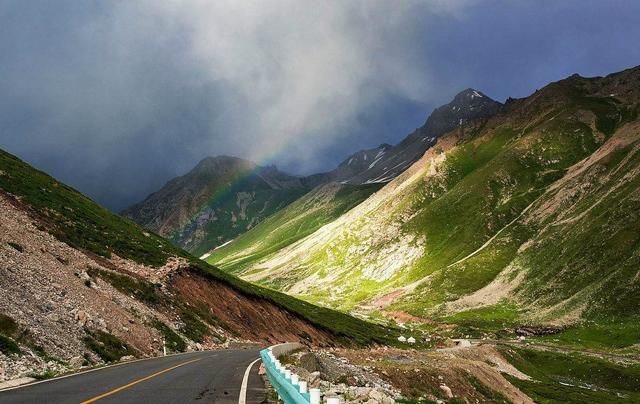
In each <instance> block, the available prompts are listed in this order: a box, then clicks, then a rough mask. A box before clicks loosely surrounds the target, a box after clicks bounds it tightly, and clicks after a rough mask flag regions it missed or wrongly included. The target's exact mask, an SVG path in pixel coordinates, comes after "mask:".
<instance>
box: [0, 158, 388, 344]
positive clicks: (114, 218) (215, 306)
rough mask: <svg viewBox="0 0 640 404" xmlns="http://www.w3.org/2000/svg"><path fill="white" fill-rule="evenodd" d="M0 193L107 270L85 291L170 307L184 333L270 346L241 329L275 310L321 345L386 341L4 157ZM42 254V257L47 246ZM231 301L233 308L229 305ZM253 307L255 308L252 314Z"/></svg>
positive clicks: (383, 333)
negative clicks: (198, 285) (202, 331)
mask: <svg viewBox="0 0 640 404" xmlns="http://www.w3.org/2000/svg"><path fill="white" fill-rule="evenodd" d="M0 192H1V194H2V195H3V196H6V197H7V198H8V200H9V201H12V202H11V203H12V204H13V205H14V206H15V207H17V208H18V209H19V210H21V211H24V212H25V213H27V214H28V215H29V216H30V217H31V218H32V219H31V220H32V222H33V224H34V226H36V227H35V228H34V230H33V231H43V232H46V233H50V234H52V235H53V236H55V238H56V239H57V240H59V241H61V242H63V243H66V244H67V245H68V246H70V247H72V248H73V249H74V250H77V251H79V252H81V253H83V254H87V255H88V257H89V258H90V259H93V260H95V262H96V265H101V266H102V267H104V268H103V269H102V270H93V271H92V270H91V269H90V268H87V271H88V277H89V278H91V279H87V280H86V283H87V285H91V282H96V279H98V278H100V279H102V280H103V281H105V282H107V283H109V284H111V285H113V287H115V288H116V289H117V290H119V291H121V292H123V293H126V294H127V295H128V296H129V295H130V296H133V297H134V298H135V299H137V300H139V301H141V302H143V303H145V304H147V305H150V306H158V305H160V306H162V305H165V304H169V305H171V307H172V308H171V311H175V310H177V315H179V316H180V318H181V321H182V322H183V323H185V324H186V326H187V327H188V324H189V322H190V321H191V323H193V324H195V325H194V326H195V327H198V324H197V323H202V322H203V321H204V322H205V323H209V324H213V325H218V326H221V327H223V328H224V327H227V328H229V329H230V330H232V331H233V330H234V329H235V331H233V332H236V333H242V332H248V333H250V334H253V337H252V338H259V339H264V340H269V339H270V338H272V336H271V335H270V334H268V332H269V331H267V330H264V331H259V328H256V327H255V324H254V327H253V330H251V329H250V327H248V325H247V324H245V322H246V321H247V318H248V317H252V316H255V317H256V319H255V320H252V321H260V322H264V324H265V325H266V326H268V323H269V321H270V320H272V319H273V315H274V314H273V312H274V310H275V311H278V310H279V311H280V312H281V315H282V316H283V321H294V322H295V321H301V322H302V323H306V324H308V325H309V327H311V328H310V329H314V330H316V331H314V332H318V331H319V333H320V334H317V336H320V335H324V337H321V338H320V340H318V341H317V342H321V340H322V339H324V340H325V343H326V342H327V341H329V340H333V341H334V342H341V343H346V344H351V343H356V344H366V343H371V342H375V341H379V342H382V341H386V340H389V338H391V337H390V334H389V333H390V330H388V329H385V328H382V327H377V326H372V325H371V324H369V323H367V322H364V321H362V320H359V319H356V318H353V317H350V316H348V315H345V314H342V313H339V312H336V311H333V310H329V309H326V308H321V307H316V306H314V305H312V304H309V303H307V302H304V301H301V300H298V299H296V298H293V297H290V296H287V295H284V294H282V293H279V292H276V291H272V290H268V289H265V288H262V287H259V286H256V285H252V284H250V283H247V282H245V281H242V280H240V279H238V278H235V277H233V276H231V275H228V274H226V273H224V272H221V271H220V270H218V269H217V268H215V267H212V266H210V265H208V264H206V263H204V262H203V261H200V260H198V259H196V258H194V257H192V256H190V255H189V254H188V253H187V252H185V251H183V250H180V249H179V248H176V247H174V246H172V244H171V243H170V242H168V241H167V240H165V239H163V238H161V237H159V236H157V235H155V234H153V233H151V232H147V231H145V230H144V229H142V228H141V227H139V226H138V225H136V224H134V223H133V222H132V221H130V220H128V219H124V218H122V217H120V216H118V215H115V214H113V213H111V212H109V211H108V210H106V209H104V208H102V207H100V206H99V205H97V204H96V203H94V202H93V201H92V200H90V199H89V198H87V197H85V196H83V195H82V194H80V193H79V192H77V191H76V190H74V189H73V188H71V187H69V186H67V185H65V184H63V183H61V182H59V181H57V180H55V179H54V178H52V177H50V176H48V175H47V174H45V173H43V172H41V171H38V170H36V169H34V168H33V167H31V166H29V165H28V164H26V163H24V162H23V161H21V160H20V159H18V158H16V157H15V156H13V155H11V154H9V153H6V152H4V151H1V150H0ZM5 213H6V212H5ZM3 220H8V218H3ZM5 236H6V237H8V238H9V239H11V237H12V236H11V234H6V235H4V236H3V238H4V237H5ZM11 243H14V244H16V243H15V242H14V241H11V240H8V242H7V247H6V248H7V249H9V250H10V251H14V252H13V253H12V254H14V255H15V254H17V255H18V256H19V257H24V256H25V254H26V255H27V256H28V255H31V252H29V251H25V252H24V254H22V252H21V251H17V250H16V248H14V247H11ZM16 245H18V244H16ZM19 247H20V248H22V247H21V246H19ZM9 250H7V251H9ZM42 250H43V251H45V250H44V247H42ZM3 251H4V250H3ZM21 254H22V255H21ZM92 257H93V258H92ZM105 260H107V261H105ZM122 260H125V261H124V262H122ZM58 261H60V262H61V263H62V264H63V266H64V265H67V266H70V264H68V262H67V263H66V264H65V259H64V258H60V260H58ZM16 265H19V264H16ZM24 270H25V271H27V269H24ZM69 270H73V268H69ZM112 270H115V271H112ZM118 272H120V274H118ZM189 279H200V280H202V282H203V283H204V284H205V285H209V286H210V287H215V288H214V289H212V290H211V291H210V293H211V298H215V293H227V295H226V298H227V299H229V300H228V301H219V302H216V301H210V300H207V296H200V295H192V294H191V293H195V292H193V290H189V289H188V287H190V286H193V285H191V283H190V281H189ZM154 282H162V283H165V282H166V283H167V285H168V286H170V287H173V288H175V290H174V292H175V293H178V295H177V296H176V300H172V301H169V302H167V301H165V299H170V298H171V297H170V296H171V293H170V294H169V295H167V294H166V291H165V290H164V289H160V288H157V287H154ZM216 285H217V286H216ZM181 288H182V289H181ZM203 299H204V300H203ZM214 300H215V299H214ZM233 302H235V303H234V304H232V303H233ZM197 305H201V306H202V305H204V306H203V307H208V309H207V310H208V311H209V312H210V313H211V312H213V313H216V312H219V313H217V315H218V316H225V315H227V313H226V312H225V311H224V310H227V309H225V307H226V306H227V305H230V306H229V307H232V306H233V307H234V308H232V309H229V310H232V311H234V313H235V311H238V310H240V311H241V310H242V309H243V307H244V309H245V310H249V312H246V313H244V314H243V313H242V312H237V313H235V314H234V315H235V316H237V317H228V318H227V320H226V322H225V321H222V322H216V320H215V319H213V318H210V316H209V315H208V314H206V311H202V310H200V309H197V307H196V306H197ZM243 305H244V306H243ZM254 308H259V309H256V312H255V313H251V312H250V311H251V310H254ZM269 312H271V314H269ZM278 315H280V314H278ZM247 316H248V317H247ZM225 323H226V324H225ZM205 327H206V326H205ZM297 327H300V325H298V326H297ZM256 331H258V332H257V333H256ZM301 332H302V331H301ZM260 333H264V334H262V335H261V334H260ZM329 335H331V337H330V338H329V337H328V336H329ZM247 336H249V335H247ZM332 343H333V342H332Z"/></svg>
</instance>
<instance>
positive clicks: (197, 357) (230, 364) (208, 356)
mask: <svg viewBox="0 0 640 404" xmlns="http://www.w3.org/2000/svg"><path fill="white" fill-rule="evenodd" d="M257 356H258V352H257V351H256V350H255V349H247V350H220V351H205V352H192V353H187V354H181V355H174V356H167V357H161V358H154V359H149V360H142V361H135V362H131V363H126V364H122V365H119V366H113V367H107V368H103V369H99V370H96V371H92V372H86V373H81V374H77V375H73V376H69V377H63V378H58V379H52V380H50V381H47V382H44V383H37V384H32V385H26V386H24V387H21V388H18V389H12V390H8V391H0V402H2V403H11V404H13V403H19V404H23V403H25V404H26V403H42V402H47V403H74V404H77V403H84V402H90V403H92V402H95V401H98V400H99V402H100V403H103V402H118V403H190V402H194V403H206V402H215V403H234V404H235V403H237V402H238V397H239V394H240V389H241V384H242V381H243V378H244V374H245V372H246V368H247V365H248V364H250V363H251V362H253V361H254V360H255V358H256V357H257ZM248 379H249V380H248V386H249V387H248V389H247V393H248V394H247V403H257V402H260V401H261V400H262V398H263V397H262V396H261V395H262V394H264V389H263V387H264V386H263V385H262V381H261V379H260V377H259V376H258V374H257V370H256V371H255V372H253V371H252V372H250V375H249V378H248Z"/></svg>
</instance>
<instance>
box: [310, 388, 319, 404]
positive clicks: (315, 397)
mask: <svg viewBox="0 0 640 404" xmlns="http://www.w3.org/2000/svg"><path fill="white" fill-rule="evenodd" d="M309 404H320V389H311V390H309Z"/></svg>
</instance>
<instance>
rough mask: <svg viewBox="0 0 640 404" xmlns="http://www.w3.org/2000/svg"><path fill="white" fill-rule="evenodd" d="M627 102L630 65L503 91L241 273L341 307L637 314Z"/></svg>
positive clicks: (523, 314)
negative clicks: (412, 159) (496, 102)
mask: <svg viewBox="0 0 640 404" xmlns="http://www.w3.org/2000/svg"><path fill="white" fill-rule="evenodd" d="M639 102H640V68H634V69H630V70H626V71H623V72H620V73H616V74H612V75H610V76H607V77H604V78H592V79H587V78H582V77H579V76H572V77H570V78H568V79H566V80H562V81H560V82H556V83H552V84H550V85H548V86H547V87H545V88H544V89H542V90H540V91H537V92H536V93H534V94H533V95H531V96H530V97H527V98H524V99H519V100H509V101H508V102H507V104H506V105H505V107H504V109H503V111H502V112H501V113H499V114H498V115H496V116H494V117H492V118H490V119H488V120H476V121H474V122H471V123H469V124H467V125H464V126H463V127H461V128H459V129H457V130H454V131H453V132H451V133H449V134H448V135H446V136H444V137H442V138H441V139H440V140H439V141H438V143H437V144H436V145H435V146H434V147H432V148H431V149H430V150H429V151H427V153H426V154H425V156H424V157H423V158H422V159H421V160H420V161H418V162H417V163H416V164H414V165H413V166H412V167H411V168H409V169H408V170H407V171H406V172H404V173H403V174H402V175H401V176H400V177H398V178H396V179H395V180H394V181H392V182H391V183H389V184H388V185H386V186H385V187H384V188H383V189H381V190H380V191H378V192H376V193H375V194H374V195H372V196H371V197H370V198H368V199H367V200H366V201H364V202H363V203H362V204H360V205H358V206H357V207H355V208H354V209H352V210H351V211H349V212H348V213H346V214H344V215H343V216H341V217H340V218H338V219H337V220H335V221H333V222H332V223H330V224H327V225H325V226H324V227H322V228H320V229H318V230H317V231H316V232H314V233H313V234H311V235H309V236H307V237H306V238H304V239H302V240H300V241H298V242H296V243H294V244H292V245H290V246H289V247H286V248H284V249H282V250H280V251H279V252H278V253H277V254H272V255H270V256H269V257H268V258H266V259H264V260H261V261H259V262H256V263H254V264H252V265H251V266H250V267H248V268H246V269H245V270H244V272H243V275H242V276H243V277H244V278H245V279H248V280H251V281H255V282H259V283H261V284H263V285H267V286H270V287H275V288H278V289H280V290H283V291H286V292H288V293H291V294H294V295H296V296H299V297H302V298H304V299H306V300H309V301H312V302H316V303H320V304H323V305H328V306H332V307H336V308H339V309H341V310H345V311H351V310H360V311H368V312H378V311H386V312H398V311H401V312H407V313H410V314H411V315H414V316H419V317H429V316H445V315H449V314H452V313H456V312H461V311H464V310H468V309H476V310H477V309H478V308H482V310H483V312H482V313H479V314H478V316H477V317H482V316H487V317H491V316H492V315H497V316H498V317H502V318H505V319H507V318H511V319H513V318H523V319H530V320H532V321H555V322H575V321H577V320H578V319H584V318H587V319H594V320H596V319H605V318H606V319H609V320H611V319H615V318H626V319H628V318H632V317H634V316H637V315H638V312H637V310H636V309H634V307H635V308H637V307H638V303H640V301H639V300H638V296H640V295H639V294H638V293H637V292H638V287H639V285H640V275H639V274H638V268H639V267H640V266H639V265H638V264H639V263H640V262H638V260H639V257H640V244H639V243H638V240H639V237H640V232H638V226H637V223H636V222H637V216H638V212H640V198H638V196H639V194H638V181H640V176H638V170H639V169H640V166H638V165H637V163H638V158H639V156H638V154H637V152H638V150H639V147H640V143H639V142H640V131H639V129H638V110H639V107H638V104H639ZM481 314H482V315H481Z"/></svg>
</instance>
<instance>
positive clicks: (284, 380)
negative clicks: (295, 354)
mask: <svg viewBox="0 0 640 404" xmlns="http://www.w3.org/2000/svg"><path fill="white" fill-rule="evenodd" d="M301 346H302V345H300V344H280V345H274V346H272V347H270V348H267V349H263V350H262V351H260V357H261V358H262V363H263V364H264V367H265V370H266V372H267V378H268V379H269V382H271V385H272V386H273V388H274V389H275V390H276V392H278V396H279V397H280V399H281V400H282V401H284V402H285V404H320V389H310V390H308V389H307V382H306V381H304V380H300V378H299V377H298V375H296V374H294V373H291V370H289V369H285V367H284V366H283V365H282V364H281V363H280V361H279V360H278V358H277V357H278V356H280V355H283V354H286V353H288V352H291V351H293V350H295V349H297V348H298V347H301Z"/></svg>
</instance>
